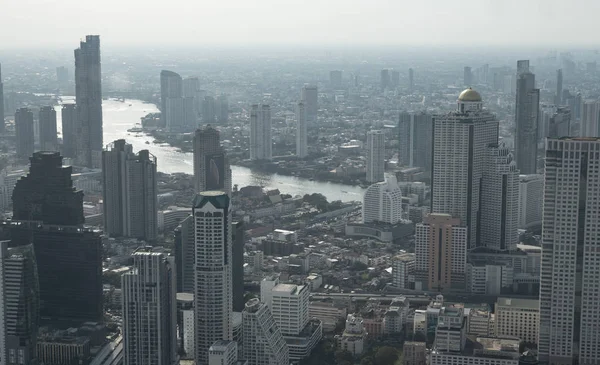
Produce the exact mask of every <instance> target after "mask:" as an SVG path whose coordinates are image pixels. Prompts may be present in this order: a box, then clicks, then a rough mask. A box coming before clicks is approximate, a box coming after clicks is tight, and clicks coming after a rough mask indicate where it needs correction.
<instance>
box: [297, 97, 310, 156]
mask: <svg viewBox="0 0 600 365" xmlns="http://www.w3.org/2000/svg"><path fill="white" fill-rule="evenodd" d="M306 133H307V132H306V107H305V106H304V103H303V102H299V103H298V105H296V156H298V158H305V157H306V156H307V155H308V139H307V138H308V136H307V134H306Z"/></svg>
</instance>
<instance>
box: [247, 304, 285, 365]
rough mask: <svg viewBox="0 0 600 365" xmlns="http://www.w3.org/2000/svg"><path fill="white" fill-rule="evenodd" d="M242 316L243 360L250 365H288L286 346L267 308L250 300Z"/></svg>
mask: <svg viewBox="0 0 600 365" xmlns="http://www.w3.org/2000/svg"><path fill="white" fill-rule="evenodd" d="M242 316H243V336H242V338H243V346H242V354H243V358H244V360H247V361H248V364H251V365H288V364H289V354H288V346H287V344H286V342H285V339H284V338H283V335H282V334H281V331H280V330H279V327H278V326H277V323H276V322H275V319H274V318H273V316H272V315H271V311H270V310H269V307H268V306H267V305H266V304H264V303H261V302H260V301H259V300H258V299H256V298H254V299H250V300H249V301H248V302H247V303H246V308H245V309H244V311H243V312H242Z"/></svg>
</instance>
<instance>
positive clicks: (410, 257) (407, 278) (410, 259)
mask: <svg viewBox="0 0 600 365" xmlns="http://www.w3.org/2000/svg"><path fill="white" fill-rule="evenodd" d="M415 266H416V255H415V254H414V253H403V254H400V255H397V256H394V257H393V258H392V286H393V287H394V288H398V289H411V286H412V285H414V280H415Z"/></svg>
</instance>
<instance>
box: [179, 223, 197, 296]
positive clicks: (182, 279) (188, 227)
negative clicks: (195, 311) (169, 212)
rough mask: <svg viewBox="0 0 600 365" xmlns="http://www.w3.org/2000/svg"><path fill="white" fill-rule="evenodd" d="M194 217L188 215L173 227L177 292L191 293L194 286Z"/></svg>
mask: <svg viewBox="0 0 600 365" xmlns="http://www.w3.org/2000/svg"><path fill="white" fill-rule="evenodd" d="M194 235H195V229H194V219H193V217H192V216H191V215H190V216H188V217H187V218H185V219H184V220H182V221H181V223H180V224H179V225H178V226H177V228H176V229H175V240H174V241H175V267H176V269H177V292H178V293H193V292H194V288H195V280H196V279H195V274H194V263H195V261H196V260H195V259H194V255H195V250H196V247H195V240H194Z"/></svg>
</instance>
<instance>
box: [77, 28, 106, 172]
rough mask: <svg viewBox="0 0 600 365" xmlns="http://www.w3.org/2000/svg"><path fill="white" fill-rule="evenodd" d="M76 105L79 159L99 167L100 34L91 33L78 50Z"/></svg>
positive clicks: (100, 115)
mask: <svg viewBox="0 0 600 365" xmlns="http://www.w3.org/2000/svg"><path fill="white" fill-rule="evenodd" d="M75 104H77V117H78V118H77V121H78V124H77V126H78V127H77V128H76V129H75V131H76V139H77V146H78V147H77V152H78V155H77V156H75V157H76V158H77V162H78V163H79V164H81V165H83V166H87V167H99V166H100V164H101V159H102V147H103V146H104V143H103V137H102V75H101V67H100V36H97V35H88V36H86V37H85V41H82V42H81V43H80V46H79V48H78V49H76V50H75Z"/></svg>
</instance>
